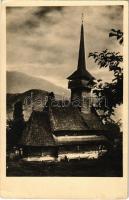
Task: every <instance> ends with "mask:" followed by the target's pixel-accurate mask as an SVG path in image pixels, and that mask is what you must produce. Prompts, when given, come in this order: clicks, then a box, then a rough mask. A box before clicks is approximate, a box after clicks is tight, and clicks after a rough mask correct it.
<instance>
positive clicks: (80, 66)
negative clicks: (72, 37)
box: [78, 13, 86, 71]
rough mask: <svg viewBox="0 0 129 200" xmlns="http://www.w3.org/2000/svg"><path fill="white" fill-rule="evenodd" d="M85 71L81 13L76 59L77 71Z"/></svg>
mask: <svg viewBox="0 0 129 200" xmlns="http://www.w3.org/2000/svg"><path fill="white" fill-rule="evenodd" d="M85 69H86V61H85V45H84V28H83V13H82V24H81V35H80V47H79V57H78V70H81V71H83V70H85Z"/></svg>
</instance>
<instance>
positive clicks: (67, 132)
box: [20, 22, 119, 158]
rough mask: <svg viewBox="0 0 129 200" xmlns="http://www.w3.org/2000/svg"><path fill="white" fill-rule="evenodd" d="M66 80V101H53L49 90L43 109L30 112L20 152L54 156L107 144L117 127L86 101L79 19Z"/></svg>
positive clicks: (87, 77)
mask: <svg viewBox="0 0 129 200" xmlns="http://www.w3.org/2000/svg"><path fill="white" fill-rule="evenodd" d="M68 80H69V82H68V88H69V89H70V90H71V100H70V102H69V101H66V102H62V101H57V100H56V99H55V97H54V94H53V93H50V94H49V97H48V102H47V104H46V106H45V108H44V109H43V111H41V112H39V111H33V112H32V114H31V116H30V118H29V120H28V122H27V125H26V128H25V129H24V131H23V134H22V137H21V140H20V145H21V146H22V147H23V151H24V155H26V156H30V155H36V156H44V155H52V156H54V157H56V158H57V157H58V156H59V154H61V153H63V154H65V153H66V154H67V153H72V152H77V153H79V152H80V153H81V152H86V151H88V150H89V149H90V150H91V149H96V148H99V146H100V145H101V146H104V148H105V147H106V148H107V149H108V148H110V145H111V143H112V141H110V135H112V134H116V133H117V132H118V131H119V129H117V128H113V127H110V126H107V125H104V124H103V123H102V121H101V119H100V117H99V116H98V114H97V112H96V110H95V108H94V107H93V106H92V105H89V104H90V102H89V100H90V97H91V89H92V87H93V80H94V77H93V76H92V75H91V74H90V73H89V72H88V70H87V66H86V60H85V45H84V26H83V22H82V24H81V34H80V47H79V56H78V65H77V69H76V71H75V72H73V73H72V74H71V75H70V76H69V77H68ZM64 103H65V104H64Z"/></svg>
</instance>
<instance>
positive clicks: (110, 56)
mask: <svg viewBox="0 0 129 200" xmlns="http://www.w3.org/2000/svg"><path fill="white" fill-rule="evenodd" d="M109 37H116V38H117V40H118V41H119V43H120V45H122V44H123V32H121V31H120V30H115V29H111V32H110V33H109ZM89 57H92V58H93V59H94V61H95V63H97V64H98V66H99V68H108V69H109V71H112V72H113V76H114V77H113V79H112V81H111V82H110V83H107V82H105V83H103V82H102V80H96V82H95V85H94V90H93V92H94V93H95V94H96V96H97V97H99V102H98V103H99V105H100V107H101V110H103V113H104V114H103V116H102V118H103V119H104V120H105V122H114V121H113V120H112V118H111V116H112V115H114V108H116V107H117V106H118V105H121V104H122V103H123V67H122V62H123V56H122V55H120V53H119V52H110V51H109V50H108V49H106V50H104V51H102V52H93V53H89ZM105 99H106V102H107V104H106V106H105ZM98 109H100V108H98Z"/></svg>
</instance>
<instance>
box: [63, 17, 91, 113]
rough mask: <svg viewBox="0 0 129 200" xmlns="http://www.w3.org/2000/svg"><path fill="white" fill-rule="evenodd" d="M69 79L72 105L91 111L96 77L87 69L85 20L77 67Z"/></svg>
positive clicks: (82, 110)
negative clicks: (91, 97) (93, 85)
mask: <svg viewBox="0 0 129 200" xmlns="http://www.w3.org/2000/svg"><path fill="white" fill-rule="evenodd" d="M67 79H69V83H68V88H69V89H71V103H72V105H76V107H78V108H79V109H80V111H81V112H85V113H87V112H90V106H89V99H90V94H91V88H92V83H93V79H94V77H93V76H92V75H91V74H90V73H89V72H88V71H87V69H86V59H85V42H84V25H83V20H82V23H81V34H80V46H79V55H78V65H77V69H76V71H74V72H73V73H72V74H71V75H70V76H69V77H68V78H67Z"/></svg>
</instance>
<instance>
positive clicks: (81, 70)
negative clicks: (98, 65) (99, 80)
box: [67, 20, 94, 81]
mask: <svg viewBox="0 0 129 200" xmlns="http://www.w3.org/2000/svg"><path fill="white" fill-rule="evenodd" d="M67 79H69V80H77V79H84V80H88V81H89V80H93V79H94V77H93V76H92V75H91V74H90V73H89V72H88V71H87V69H86V59H85V42H84V25H83V20H82V24H81V34H80V46H79V55H78V65H77V70H76V71H75V72H73V73H72V74H71V75H70V76H69V77H68V78H67Z"/></svg>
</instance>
